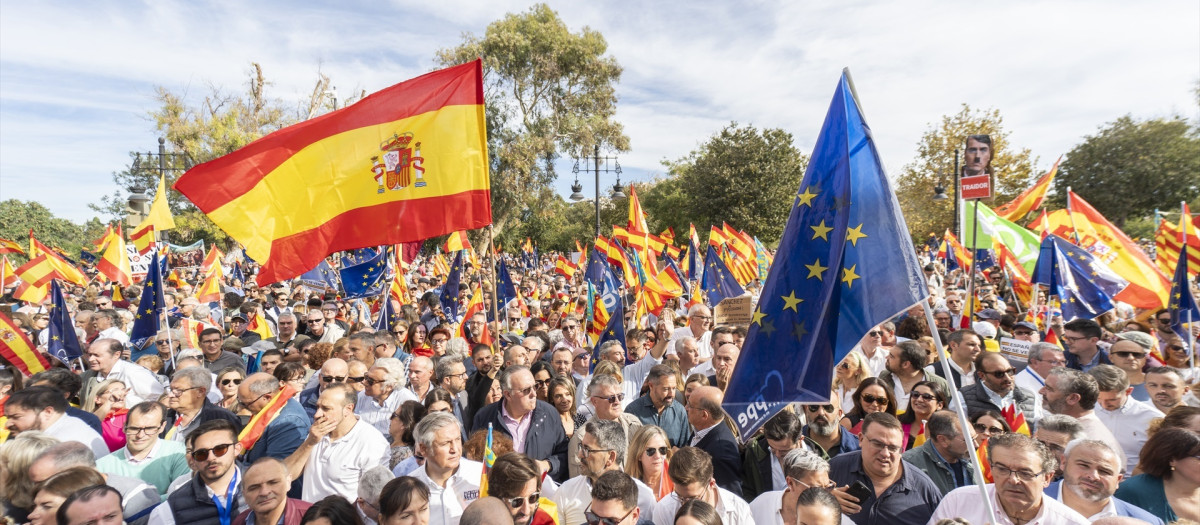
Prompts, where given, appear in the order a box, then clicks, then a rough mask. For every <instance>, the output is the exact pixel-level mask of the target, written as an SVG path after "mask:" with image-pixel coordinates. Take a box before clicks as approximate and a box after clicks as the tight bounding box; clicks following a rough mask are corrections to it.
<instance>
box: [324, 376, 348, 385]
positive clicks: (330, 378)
mask: <svg viewBox="0 0 1200 525" xmlns="http://www.w3.org/2000/svg"><path fill="white" fill-rule="evenodd" d="M321 381H324V382H326V383H341V382H344V381H346V376H321Z"/></svg>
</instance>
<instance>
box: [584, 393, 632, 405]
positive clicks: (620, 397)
mask: <svg viewBox="0 0 1200 525" xmlns="http://www.w3.org/2000/svg"><path fill="white" fill-rule="evenodd" d="M592 399H601V400H604V401H608V402H609V403H620V402H621V401H624V400H625V394H624V393H621V394H615V395H611V396H592Z"/></svg>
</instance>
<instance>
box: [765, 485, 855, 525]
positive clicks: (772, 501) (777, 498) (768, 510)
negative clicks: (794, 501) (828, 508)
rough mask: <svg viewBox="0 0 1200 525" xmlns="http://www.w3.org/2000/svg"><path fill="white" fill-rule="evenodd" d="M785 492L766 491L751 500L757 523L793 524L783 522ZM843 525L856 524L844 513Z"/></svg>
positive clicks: (771, 524)
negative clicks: (781, 510) (782, 510)
mask: <svg viewBox="0 0 1200 525" xmlns="http://www.w3.org/2000/svg"><path fill="white" fill-rule="evenodd" d="M783 492H784V491H782V490H772V491H768V492H764V493H762V494H759V495H758V497H757V498H754V501H752V502H750V514H751V515H752V516H754V523H755V524H756V525H792V524H791V523H784V522H783V513H782V512H780V511H779V510H780V509H781V508H783ZM842 525H854V521H853V520H851V519H850V518H848V517H846V515H844V514H843V515H842Z"/></svg>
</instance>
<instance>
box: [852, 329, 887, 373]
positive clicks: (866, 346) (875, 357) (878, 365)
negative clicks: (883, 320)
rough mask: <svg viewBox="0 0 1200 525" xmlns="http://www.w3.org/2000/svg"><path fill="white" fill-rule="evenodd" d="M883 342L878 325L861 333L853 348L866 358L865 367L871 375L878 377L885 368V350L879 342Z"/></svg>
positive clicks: (881, 331) (881, 332)
mask: <svg viewBox="0 0 1200 525" xmlns="http://www.w3.org/2000/svg"><path fill="white" fill-rule="evenodd" d="M882 342H883V330H882V329H880V328H879V326H873V327H871V330H870V331H868V332H867V333H866V334H864V335H863V337H862V339H861V340H860V341H859V342H858V346H857V347H856V348H855V350H857V351H858V353H860V354H862V355H863V357H865V358H866V360H867V367H868V368H870V369H871V375H873V376H875V377H879V374H882V373H883V371H884V370H886V369H887V357H888V352H887V350H884V349H883V346H882V345H881V344H880V343H882Z"/></svg>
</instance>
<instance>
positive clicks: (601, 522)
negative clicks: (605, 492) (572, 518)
mask: <svg viewBox="0 0 1200 525" xmlns="http://www.w3.org/2000/svg"><path fill="white" fill-rule="evenodd" d="M635 510H637V505H634V507H633V508H632V509H629V512H626V513H625V515H624V516H621V517H620V518H608V517H604V516H597V515H596V513H595V512H592V506H591V505H590V504H589V505H588V507H587V510H585V511H583V519H585V520H587V524H588V525H617V524H618V523H621V522H622V521H625V518H628V517H629V515H630V514H633V511H635Z"/></svg>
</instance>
